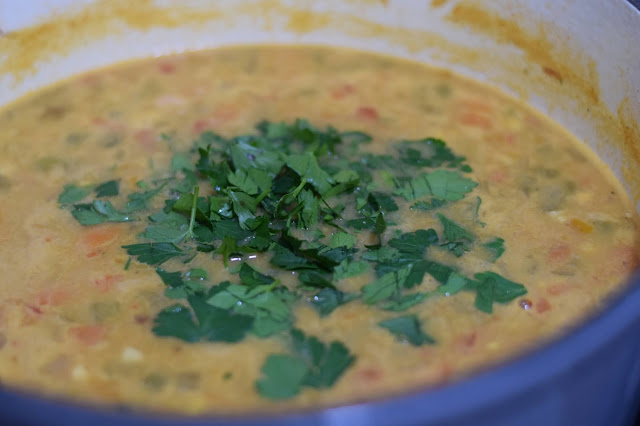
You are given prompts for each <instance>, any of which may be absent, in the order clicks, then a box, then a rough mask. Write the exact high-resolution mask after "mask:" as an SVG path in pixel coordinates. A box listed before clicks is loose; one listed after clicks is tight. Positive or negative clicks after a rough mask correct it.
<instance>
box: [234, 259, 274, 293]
mask: <svg viewBox="0 0 640 426" xmlns="http://www.w3.org/2000/svg"><path fill="white" fill-rule="evenodd" d="M238 276H239V277H240V280H241V281H242V283H243V284H244V285H246V286H248V287H257V286H260V285H269V284H271V283H273V282H274V281H275V280H274V279H273V278H271V277H270V276H269V275H264V274H261V273H260V272H258V271H256V270H255V269H253V267H251V265H249V264H248V263H243V264H242V266H241V267H240V271H239V272H238Z"/></svg>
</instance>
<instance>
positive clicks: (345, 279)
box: [58, 119, 526, 399]
mask: <svg viewBox="0 0 640 426" xmlns="http://www.w3.org/2000/svg"><path fill="white" fill-rule="evenodd" d="M371 140H373V138H372V137H371V136H369V135H367V134H366V133H363V132H358V131H355V132H340V131H338V130H336V129H334V128H333V127H328V128H326V129H325V130H322V129H319V128H316V127H315V126H313V125H312V124H311V123H309V122H308V121H306V120H303V119H298V120H296V121H294V122H293V123H274V122H267V121H264V122H260V123H258V124H257V126H256V131H255V132H252V133H248V134H242V135H238V136H234V137H229V138H227V137H223V136H221V135H217V134H215V133H213V132H209V131H207V132H204V133H202V134H201V135H200V136H199V137H198V138H197V140H195V141H194V144H193V148H192V149H191V150H189V151H186V152H177V153H174V155H173V157H172V159H171V161H170V164H167V167H166V170H164V172H163V173H161V174H159V175H158V176H152V177H151V178H150V180H148V181H140V182H138V187H139V190H138V191H137V192H132V193H122V191H121V188H120V182H119V181H118V180H109V181H106V182H103V183H96V184H93V185H74V184H69V185H66V186H65V187H64V188H63V190H62V192H61V194H60V195H59V197H58V202H59V204H60V206H61V208H64V209H67V210H68V211H69V212H70V213H71V215H72V216H73V217H74V218H75V219H76V220H77V222H78V223H79V224H80V225H83V226H92V225H97V224H100V223H105V222H139V223H140V226H139V228H138V229H140V230H141V231H138V232H139V234H138V235H137V237H138V239H139V242H138V243H136V244H129V245H125V246H123V249H124V250H125V251H126V253H127V254H128V255H129V259H128V261H127V265H126V266H125V270H127V269H129V266H130V264H131V261H132V259H134V260H137V261H138V262H140V263H143V264H147V265H151V266H153V267H155V271H156V273H157V275H158V278H159V282H160V281H161V282H162V283H163V284H164V291H165V296H166V297H167V299H169V300H172V302H168V303H167V305H169V306H168V307H167V308H165V309H163V310H161V311H160V312H159V313H158V314H157V315H156V316H155V319H154V324H153V328H152V331H153V333H155V335H156V336H159V337H171V338H176V339H180V340H183V341H186V342H189V343H196V342H226V343H235V342H239V341H241V340H243V339H245V338H246V337H247V336H249V335H253V336H255V337H257V338H261V339H280V340H282V341H283V342H285V344H286V345H287V347H288V348H289V352H288V353H278V354H271V355H269V356H268V357H267V358H266V359H265V361H264V364H263V366H262V376H261V377H260V378H259V379H258V380H257V382H256V383H255V389H256V391H257V392H258V393H259V394H260V395H262V396H263V397H265V398H270V399H284V398H290V397H293V396H295V395H297V394H299V393H300V392H301V391H302V390H303V389H304V388H316V389H324V388H328V387H330V386H332V385H333V384H334V383H335V382H336V381H337V380H339V379H340V377H341V376H342V375H343V374H344V373H345V371H347V370H348V368H349V367H350V366H351V365H353V363H354V362H355V356H354V355H353V354H352V353H351V352H350V350H349V348H348V345H349V342H348V341H345V342H341V341H337V340H334V341H330V342H323V341H322V340H321V339H320V337H313V336H307V335H305V334H304V333H303V332H302V331H301V330H300V329H299V328H298V324H297V318H296V315H297V313H299V312H298V309H299V308H300V307H301V306H303V305H307V306H310V307H312V308H313V309H314V310H315V311H316V313H317V315H318V317H319V318H325V317H328V316H330V315H336V313H335V312H336V311H339V310H340V309H344V308H342V307H343V306H345V305H347V304H349V305H351V306H354V305H355V304H360V306H367V307H368V309H377V310H379V311H380V312H381V315H389V314H390V313H396V314H395V315H400V316H396V317H393V318H389V319H386V320H383V321H380V322H379V323H378V326H379V327H382V328H384V329H386V330H387V331H388V332H390V333H391V334H392V335H393V336H395V337H396V339H397V340H398V341H401V342H406V343H408V344H409V345H411V346H421V345H424V344H436V340H437V336H436V338H434V337H432V336H431V335H429V334H428V333H427V332H426V331H425V330H424V328H423V326H424V324H423V323H422V322H421V321H420V320H419V319H418V316H417V315H416V314H415V312H416V310H415V308H416V307H417V306H418V305H420V304H423V306H424V311H421V312H424V314H425V315H426V316H427V317H428V313H429V312H428V305H429V300H430V299H432V298H438V297H439V298H442V297H455V295H456V294H457V293H459V292H475V295H476V298H475V307H476V308H477V309H478V310H479V311H481V312H484V313H487V314H490V313H491V312H492V311H493V307H494V304H495V303H508V302H510V301H511V300H513V299H515V298H516V297H519V296H521V295H523V294H525V293H526V289H525V287H524V286H523V285H521V284H519V283H516V282H513V281H510V280H508V279H507V278H504V277H502V276H501V275H498V274H497V273H495V272H491V271H485V272H480V273H476V274H475V275H473V277H472V278H471V277H468V276H466V275H465V271H464V270H463V268H462V267H461V266H459V265H448V264H445V263H440V262H436V261H435V260H434V254H433V253H435V252H437V251H439V250H442V249H445V250H448V251H450V252H451V253H453V254H454V255H455V256H456V257H460V256H462V255H463V254H465V253H469V252H475V251H476V249H477V248H478V247H479V250H480V251H482V252H483V253H484V257H485V259H486V258H487V256H489V258H490V260H491V261H494V262H495V260H497V259H498V258H499V257H500V256H501V255H502V254H503V253H504V250H505V248H504V240H503V239H501V238H493V239H489V240H484V241H485V242H483V243H478V244H476V242H477V241H478V240H480V239H481V238H480V237H481V235H482V234H481V233H478V231H479V226H484V224H482V223H480V222H479V221H478V220H477V217H478V210H479V208H480V203H479V202H478V203H477V206H476V209H475V212H474V217H475V219H474V220H473V221H470V223H467V222H464V223H463V222H458V221H454V220H452V219H451V218H450V217H449V216H448V215H449V214H450V213H451V208H452V206H455V205H456V203H458V202H459V201H460V200H462V199H464V198H465V197H467V195H468V194H470V193H472V192H473V191H474V189H475V188H476V186H477V183H476V182H474V181H473V179H472V176H471V175H469V173H471V171H472V169H471V167H470V166H469V165H468V164H467V163H466V159H465V157H463V156H460V155H458V154H456V153H454V152H453V150H451V149H450V148H449V147H448V146H447V145H446V143H445V142H444V141H442V140H439V139H433V138H427V139H421V140H416V141H406V140H403V141H399V142H395V143H393V142H391V143H389V150H390V152H389V153H386V154H373V153H369V152H366V144H367V143H369V142H370V141H371ZM360 151H363V152H360ZM107 197H108V198H109V199H108V200H107V199H106V198H107ZM476 199H477V200H480V199H479V197H476ZM410 210H413V212H411V213H409V212H410ZM407 214H412V215H425V217H426V218H431V219H432V221H433V222H436V223H437V222H439V223H440V225H441V226H440V227H439V228H440V230H436V229H433V228H428V229H413V230H411V229H407V228H406V224H404V223H402V218H403V216H405V215H407ZM453 216H454V217H456V218H459V215H457V214H454V215H453ZM136 226H137V225H136ZM467 256H469V255H467ZM196 258H198V259H199V261H198V266H199V267H191V266H190V262H192V261H193V259H196ZM254 258H258V260H256V261H255V262H254V261H251V260H250V259H254ZM465 258H466V256H465ZM207 259H209V260H208V262H211V261H215V262H218V263H217V264H216V267H217V268H223V267H224V268H226V269H227V270H228V272H229V274H230V277H231V278H229V279H228V280H227V281H223V282H220V283H217V284H216V283H212V282H210V281H209V274H208V268H207V267H206V266H202V265H207ZM194 263H195V262H194ZM203 268H204V269H203ZM213 269H214V268H213V267H212V268H211V270H213ZM292 277H293V279H292ZM354 283H359V284H357V285H356V286H354ZM171 303H173V304H171ZM384 312H386V314H385V313H384ZM398 313H402V314H398ZM421 316H422V315H421ZM407 350H410V349H407Z"/></svg>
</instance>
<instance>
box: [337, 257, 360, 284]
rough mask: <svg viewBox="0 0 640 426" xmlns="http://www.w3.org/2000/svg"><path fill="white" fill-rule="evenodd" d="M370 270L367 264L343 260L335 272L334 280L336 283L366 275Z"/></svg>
mask: <svg viewBox="0 0 640 426" xmlns="http://www.w3.org/2000/svg"><path fill="white" fill-rule="evenodd" d="M368 269H369V264H368V263H367V262H361V261H348V260H346V259H345V260H343V261H342V262H340V264H339V265H338V266H336V267H335V269H334V270H333V279H334V280H336V281H340V280H343V279H345V278H350V277H355V276H358V275H361V274H364V273H365V272H367V270H368Z"/></svg>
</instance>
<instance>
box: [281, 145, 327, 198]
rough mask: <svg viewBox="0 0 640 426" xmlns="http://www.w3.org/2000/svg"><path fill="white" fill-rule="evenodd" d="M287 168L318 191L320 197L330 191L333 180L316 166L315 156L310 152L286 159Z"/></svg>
mask: <svg viewBox="0 0 640 426" xmlns="http://www.w3.org/2000/svg"><path fill="white" fill-rule="evenodd" d="M287 166H289V167H290V168H291V169H292V170H293V171H295V172H296V173H297V174H298V176H300V179H303V180H306V181H307V182H309V183H310V184H311V185H313V187H314V188H316V189H317V190H318V192H319V193H320V195H324V194H325V193H326V192H327V191H329V190H330V189H331V184H333V183H334V180H333V179H332V178H331V176H329V174H328V173H327V172H325V171H324V170H322V169H321V168H320V166H319V165H318V160H317V159H316V157H315V155H313V154H312V153H310V152H307V153H304V154H294V155H290V156H289V157H288V158H287Z"/></svg>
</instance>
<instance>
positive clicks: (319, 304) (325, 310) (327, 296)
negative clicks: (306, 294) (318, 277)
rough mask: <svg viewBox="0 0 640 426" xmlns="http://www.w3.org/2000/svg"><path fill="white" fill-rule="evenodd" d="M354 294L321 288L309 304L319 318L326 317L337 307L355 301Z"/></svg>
mask: <svg viewBox="0 0 640 426" xmlns="http://www.w3.org/2000/svg"><path fill="white" fill-rule="evenodd" d="M357 298H358V295H357V294H355V293H345V292H343V291H340V290H338V289H337V288H323V289H322V290H320V291H319V292H318V293H316V294H315V296H313V297H312V298H311V304H312V305H313V307H314V308H315V309H316V311H318V313H319V314H320V316H321V317H326V316H327V315H329V314H330V313H331V312H333V311H334V310H335V309H336V308H337V307H338V306H340V305H344V304H345V303H348V302H351V301H352V300H354V299H357Z"/></svg>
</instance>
